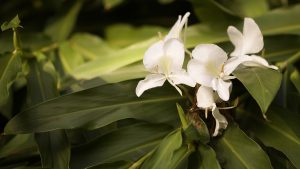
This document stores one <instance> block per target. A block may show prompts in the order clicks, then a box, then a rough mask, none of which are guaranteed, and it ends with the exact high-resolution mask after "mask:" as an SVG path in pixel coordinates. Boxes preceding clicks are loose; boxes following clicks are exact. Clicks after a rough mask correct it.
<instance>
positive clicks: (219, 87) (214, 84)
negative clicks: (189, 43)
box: [187, 44, 237, 101]
mask: <svg viewBox="0 0 300 169" xmlns="http://www.w3.org/2000/svg"><path fill="white" fill-rule="evenodd" d="M192 57H193V59H191V60H190V61H189V63H188V66H187V68H188V73H189V74H190V76H191V77H192V78H193V79H194V80H195V81H196V82H197V83H199V84H201V85H203V86H206V87H211V88H212V89H213V90H215V91H217V93H218V95H219V96H220V98H221V99H222V100H224V101H227V100H229V95H230V89H231V85H232V83H231V81H230V79H234V78H235V77H234V76H230V74H231V73H232V72H233V71H234V70H235V68H236V67H237V65H235V64H232V63H227V54H226V53H225V52H224V51H223V50H222V49H221V48H220V47H218V46H217V45H214V44H200V45H198V46H196V48H195V49H194V50H193V51H192Z"/></svg>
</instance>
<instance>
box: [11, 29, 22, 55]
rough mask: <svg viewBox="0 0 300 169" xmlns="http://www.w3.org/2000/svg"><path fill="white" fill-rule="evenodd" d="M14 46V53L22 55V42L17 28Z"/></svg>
mask: <svg viewBox="0 0 300 169" xmlns="http://www.w3.org/2000/svg"><path fill="white" fill-rule="evenodd" d="M13 32H14V33H13V44H14V48H15V50H14V52H13V53H15V54H16V53H20V52H22V49H21V41H20V37H19V34H18V30H17V28H13Z"/></svg>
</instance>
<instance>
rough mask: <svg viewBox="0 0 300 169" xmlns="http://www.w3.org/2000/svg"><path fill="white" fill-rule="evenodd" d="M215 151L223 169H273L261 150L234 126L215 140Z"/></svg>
mask: <svg viewBox="0 0 300 169" xmlns="http://www.w3.org/2000/svg"><path fill="white" fill-rule="evenodd" d="M273 139H274V138H273ZM215 150H216V152H217V155H218V156H219V158H220V159H221V161H223V160H224V164H222V167H224V168H225V169H227V168H228V169H242V168H245V169H246V168H247V169H272V168H273V167H272V166H271V163H270V160H269V158H268V156H267V154H266V153H265V152H264V151H263V150H262V148H261V147H260V146H259V145H258V144H257V143H256V142H255V141H253V140H252V139H250V138H249V137H248V136H247V135H246V134H245V133H244V132H243V131H242V130H240V129H239V127H238V126H236V125H232V126H229V127H228V128H227V129H226V131H225V133H224V135H223V136H222V137H221V138H220V139H218V140H217V143H216V146H215Z"/></svg>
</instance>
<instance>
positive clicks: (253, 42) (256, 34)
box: [243, 18, 264, 54]
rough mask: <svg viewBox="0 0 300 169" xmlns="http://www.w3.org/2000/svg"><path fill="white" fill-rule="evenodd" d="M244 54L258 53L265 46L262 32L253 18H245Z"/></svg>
mask: <svg viewBox="0 0 300 169" xmlns="http://www.w3.org/2000/svg"><path fill="white" fill-rule="evenodd" d="M243 36H244V44H243V45H244V47H243V51H244V54H252V53H258V52H259V51H261V50H262V49H263V47H264V40H263V36H262V33H261V31H260V29H259V27H258V25H257V24H256V23H255V21H254V20H253V19H252V18H245V20H244V29H243Z"/></svg>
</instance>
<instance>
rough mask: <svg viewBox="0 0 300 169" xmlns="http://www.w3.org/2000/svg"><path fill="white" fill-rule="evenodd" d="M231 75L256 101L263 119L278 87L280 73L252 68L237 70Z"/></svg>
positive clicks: (280, 77)
mask: <svg viewBox="0 0 300 169" xmlns="http://www.w3.org/2000/svg"><path fill="white" fill-rule="evenodd" d="M233 74H234V76H235V77H236V78H237V79H238V80H239V81H241V82H242V83H243V85H244V86H245V87H246V89H247V90H248V91H249V93H250V94H251V96H252V97H253V98H254V99H255V100H256V102H257V103H258V105H259V106H260V109H261V111H262V113H263V115H264V117H265V113H266V111H267V110H268V107H269V105H270V104H271V102H272V101H273V99H274V97H275V95H276V93H277V91H278V89H279V87H280V84H281V79H282V75H281V73H280V72H278V71H275V70H272V69H268V68H262V67H252V68H243V69H237V70H235V71H234V72H233Z"/></svg>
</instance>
